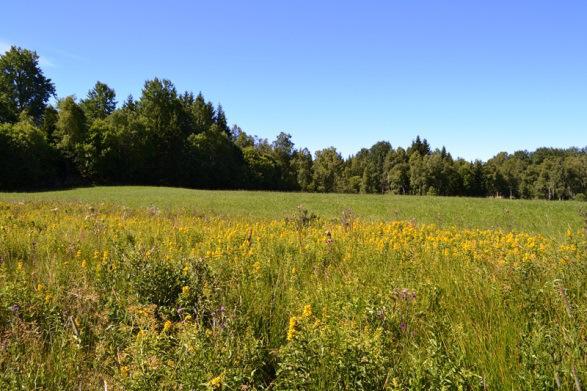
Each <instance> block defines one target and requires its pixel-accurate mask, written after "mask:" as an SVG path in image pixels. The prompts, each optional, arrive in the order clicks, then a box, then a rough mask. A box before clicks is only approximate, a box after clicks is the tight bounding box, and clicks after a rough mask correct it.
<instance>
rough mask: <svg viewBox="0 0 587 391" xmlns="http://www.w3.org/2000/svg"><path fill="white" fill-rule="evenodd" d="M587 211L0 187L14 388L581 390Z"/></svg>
mask: <svg viewBox="0 0 587 391" xmlns="http://www.w3.org/2000/svg"><path fill="white" fill-rule="evenodd" d="M300 204H302V205H304V207H305V208H307V210H309V212H308V211H307V210H305V209H303V208H297V206H298V205H300ZM582 208H583V205H582V204H580V203H573V202H540V201H512V200H490V199H458V198H430V197H391V196H363V195H324V194H285V193H268V192H221V191H195V190H184V189H169V188H147V187H119V188H116V187H107V188H86V189H77V190H69V191H61V192H47V193H33V194H0V389H2V390H12V389H14V390H16V389H19V390H20V389H47V390H53V389H59V390H61V389H63V390H78V389H105V388H107V389H109V390H122V389H125V390H153V389H165V390H166V389H170V390H196V389H203V390H219V389H226V390H256V389H257V390H259V389H270V390H283V389H304V390H306V389H308V390H322V389H336V390H350V389H359V390H380V389H386V390H414V389H415V390H418V389H435V390H436V389H455V390H458V389H480V390H486V389H491V390H493V389H496V390H500V389H508V390H509V389H516V390H517V389H528V390H542V389H565V390H582V389H584V387H585V385H586V382H587V240H586V238H585V227H584V220H583V217H582V215H581V214H582V213H583V210H582ZM349 209H352V213H351V212H349ZM312 212H313V213H315V214H316V215H317V216H318V218H314V217H313V216H312Z"/></svg>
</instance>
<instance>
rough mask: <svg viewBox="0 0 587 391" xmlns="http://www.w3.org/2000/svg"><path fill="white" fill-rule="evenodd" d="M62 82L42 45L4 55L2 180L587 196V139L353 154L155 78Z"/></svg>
mask: <svg viewBox="0 0 587 391" xmlns="http://www.w3.org/2000/svg"><path fill="white" fill-rule="evenodd" d="M54 96H55V87H54V85H53V83H52V82H51V80H49V79H48V78H46V77H45V76H44V74H43V72H42V70H41V69H40V68H39V65H38V56H37V54H36V53H35V52H33V51H29V50H26V49H21V48H17V47H12V48H11V49H10V50H9V51H7V52H6V53H5V54H4V55H2V56H0V189H1V190H29V189H44V188H52V187H66V186H76V185H82V184H145V185H147V184H148V185H168V186H182V187H192V188H220V189H266V190H287V191H315V192H349V193H358V192H362V193H395V194H418V195H425V194H432V195H462V196H503V197H515V198H545V199H583V198H584V197H585V196H584V194H585V193H587V148H583V149H578V148H570V149H554V148H541V149H538V150H536V151H534V152H527V151H518V152H515V153H514V154H508V153H505V152H502V153H499V154H498V155H496V156H495V157H493V158H491V159H490V160H488V161H487V162H481V161H478V160H477V161H474V162H469V161H465V160H463V159H453V158H452V156H451V154H450V153H448V152H447V151H446V149H445V148H442V149H435V150H432V148H431V147H430V145H429V144H428V142H427V141H426V140H425V139H420V137H417V138H416V139H415V140H414V141H413V142H412V144H411V145H410V146H409V147H407V148H406V149H404V148H402V147H397V148H393V147H392V145H391V144H390V143H388V142H385V141H382V142H378V143H376V144H375V145H373V146H372V147H371V148H369V149H362V150H360V151H359V152H358V153H357V154H356V155H354V156H351V157H349V158H347V159H344V158H343V157H342V156H341V154H340V153H338V152H337V151H336V149H335V148H334V147H331V148H326V149H323V150H320V151H317V152H316V153H315V154H314V155H313V156H312V154H311V153H310V152H309V151H308V149H306V148H295V145H294V143H293V142H292V139H291V136H290V135H289V134H286V133H283V132H282V133H280V134H279V135H278V136H277V138H276V139H275V140H274V141H273V142H269V141H268V140H266V139H261V138H257V137H254V136H251V135H249V134H247V133H245V132H244V131H243V130H242V129H240V128H239V127H238V126H236V125H235V126H232V127H229V125H228V123H227V119H226V115H225V113H224V110H223V109H222V106H220V105H218V106H215V105H213V104H212V103H211V102H209V101H207V100H206V99H205V98H204V96H202V94H198V95H194V94H193V93H191V92H184V93H178V92H177V90H176V88H175V86H174V85H173V84H172V83H171V82H170V81H169V80H160V79H153V80H149V81H147V82H145V84H144V86H143V90H142V94H141V96H140V97H139V98H138V99H136V100H135V99H134V98H133V97H132V96H129V97H128V98H127V99H126V100H125V101H124V102H123V103H122V104H120V105H119V104H118V102H117V100H116V94H115V91H114V90H113V89H111V88H110V87H109V86H108V85H106V84H104V83H102V82H97V83H96V84H95V86H94V87H93V88H92V89H91V90H90V91H89V92H88V94H87V96H86V97H84V98H83V99H80V100H78V99H76V98H75V97H73V96H68V97H65V98H62V99H58V100H57V104H56V105H55V107H54V106H52V105H50V104H48V102H49V100H50V98H51V97H54Z"/></svg>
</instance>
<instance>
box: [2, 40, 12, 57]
mask: <svg viewBox="0 0 587 391" xmlns="http://www.w3.org/2000/svg"><path fill="white" fill-rule="evenodd" d="M9 49H10V44H9V43H8V42H5V41H2V40H0V54H4V53H6V52H7V51H8V50H9Z"/></svg>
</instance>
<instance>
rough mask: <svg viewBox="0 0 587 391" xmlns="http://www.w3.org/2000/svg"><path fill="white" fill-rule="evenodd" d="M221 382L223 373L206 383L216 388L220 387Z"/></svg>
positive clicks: (222, 382)
mask: <svg viewBox="0 0 587 391" xmlns="http://www.w3.org/2000/svg"><path fill="white" fill-rule="evenodd" d="M223 384H224V374H221V375H219V376H216V377H215V378H212V379H210V381H209V382H208V385H209V386H210V387H212V388H213V389H215V390H216V389H218V388H221V387H222V385H223Z"/></svg>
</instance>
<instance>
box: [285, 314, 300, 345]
mask: <svg viewBox="0 0 587 391" xmlns="http://www.w3.org/2000/svg"><path fill="white" fill-rule="evenodd" d="M297 324H298V318H296V317H295V316H292V317H291V318H289V327H288V328H287V340H288V341H291V340H293V339H294V337H295V335H296V326H297Z"/></svg>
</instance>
